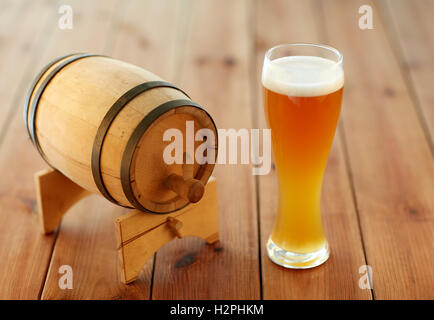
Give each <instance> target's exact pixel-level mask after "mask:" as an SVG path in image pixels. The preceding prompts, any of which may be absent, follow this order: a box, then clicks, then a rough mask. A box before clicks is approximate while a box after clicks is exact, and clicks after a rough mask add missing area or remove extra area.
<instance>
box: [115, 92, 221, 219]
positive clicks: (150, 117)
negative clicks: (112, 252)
mask: <svg viewBox="0 0 434 320" xmlns="http://www.w3.org/2000/svg"><path fill="white" fill-rule="evenodd" d="M182 106H190V107H194V108H198V109H200V110H202V111H204V112H205V113H206V114H207V115H208V116H209V114H208V113H207V112H206V110H205V109H203V108H202V107H201V106H200V105H198V104H197V103H195V102H193V101H191V100H184V99H178V100H172V101H168V102H166V103H163V104H161V105H159V106H158V107H157V108H155V109H154V110H152V111H151V112H150V113H149V114H147V115H146V117H145V118H143V120H142V121H141V122H140V123H139V125H138V126H137V127H136V128H135V129H134V131H133V133H132V135H131V137H130V139H129V140H128V142H127V145H126V147H125V150H124V153H123V155H122V162H121V183H122V189H123V191H124V193H125V196H126V197H127V199H128V201H129V202H130V203H131V204H132V205H133V206H134V207H135V208H136V209H138V210H140V211H144V212H149V213H154V214H168V213H170V212H155V211H151V210H149V209H146V208H145V207H143V206H142V205H141V203H140V202H139V201H138V200H137V199H136V196H135V195H134V192H133V190H132V188H131V177H130V167H131V162H132V159H133V155H134V151H135V150H136V147H137V145H138V143H139V141H140V139H141V138H142V136H143V134H144V133H145V131H146V130H147V129H148V128H149V127H150V126H151V125H152V123H154V121H155V120H157V119H158V117H160V116H161V115H163V114H164V113H166V112H168V111H170V110H172V109H174V108H177V107H182ZM210 119H212V118H211V117H210ZM214 126H215V124H214ZM179 209H182V208H179ZM179 209H176V210H179ZM176 210H175V211H176Z"/></svg>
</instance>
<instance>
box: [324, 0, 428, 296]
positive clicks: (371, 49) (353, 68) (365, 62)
mask: <svg viewBox="0 0 434 320" xmlns="http://www.w3.org/2000/svg"><path fill="white" fill-rule="evenodd" d="M362 4H369V5H371V6H373V7H374V8H375V6H374V4H373V3H372V2H371V1H356V0H354V1H345V2H343V1H327V2H326V4H324V5H323V9H324V14H325V16H326V17H327V19H324V24H325V25H324V30H326V36H327V39H328V42H329V43H330V44H331V45H333V46H336V47H337V48H340V49H341V50H342V52H343V55H344V57H345V58H344V59H345V75H346V80H345V91H346V95H345V98H344V100H345V106H346V107H344V111H343V120H344V121H343V128H344V130H345V136H346V142H347V148H348V155H349V162H350V168H351V172H352V177H353V181H354V190H355V194H356V200H357V206H358V212H359V217H360V222H361V229H362V232H363V239H364V244H365V248H366V254H367V262H368V264H369V265H371V266H372V269H373V278H374V281H373V282H374V296H375V298H376V299H406V298H408V299H424V298H425V299H429V298H431V299H432V298H433V294H434V291H433V290H432V288H433V286H434V279H433V277H432V265H433V262H434V258H433V255H432V252H433V249H434V247H433V245H434V241H433V240H434V239H433V235H434V233H433V232H432V230H433V227H434V224H433V223H434V219H433V214H434V203H433V201H432V195H433V194H434V183H433V181H434V163H433V161H432V156H431V153H430V148H429V144H428V142H427V140H426V139H425V135H424V133H423V130H422V127H421V124H420V122H419V119H418V117H417V114H416V111H415V108H414V105H413V102H412V100H411V99H410V96H409V92H408V88H407V87H406V85H405V81H404V79H403V77H402V73H401V70H400V65H399V61H397V59H396V56H395V55H394V53H393V51H392V48H391V47H390V43H389V39H388V38H387V37H386V33H385V29H384V26H383V22H382V21H381V18H380V16H379V15H378V12H377V11H376V10H374V21H375V29H374V30H365V31H364V30H360V29H359V28H358V25H357V23H356V21H354V20H355V19H354V16H353V15H350V14H348V13H349V12H353V11H354V12H356V10H357V8H359V7H360V6H361V5H362ZM343 25H344V26H345V28H343V27H342V26H343Z"/></svg>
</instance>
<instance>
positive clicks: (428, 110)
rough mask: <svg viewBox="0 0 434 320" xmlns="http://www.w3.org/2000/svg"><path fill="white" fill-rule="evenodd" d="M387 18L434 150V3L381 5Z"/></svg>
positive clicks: (424, 1) (400, 0) (422, 1)
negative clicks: (433, 80) (433, 88)
mask: <svg viewBox="0 0 434 320" xmlns="http://www.w3.org/2000/svg"><path fill="white" fill-rule="evenodd" d="M376 4H377V7H378V8H379V9H380V10H381V13H382V16H384V17H385V20H386V21H385V22H386V23H385V25H386V26H387V27H388V28H387V29H388V30H389V34H390V38H391V41H392V43H393V44H394V47H395V50H396V52H397V54H398V56H399V58H400V59H402V61H400V63H401V68H402V69H403V72H404V75H405V76H407V77H408V78H409V79H408V82H407V85H408V86H409V89H410V94H411V93H412V94H413V97H412V98H413V103H414V105H415V107H418V109H419V108H420V110H418V111H419V112H420V117H421V123H422V124H423V125H424V126H426V130H427V135H428V137H429V138H430V142H431V148H433V146H432V143H433V139H434V138H433V137H434V108H433V105H434V91H433V90H432V78H433V74H434V61H433V56H434V33H433V30H434V19H433V12H434V2H433V1H430V0H420V1H405V0H397V1H390V0H387V1H377V2H376Z"/></svg>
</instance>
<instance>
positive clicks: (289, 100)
mask: <svg viewBox="0 0 434 320" xmlns="http://www.w3.org/2000/svg"><path fill="white" fill-rule="evenodd" d="M262 85H263V97H264V109H265V115H266V118H267V123H268V126H269V128H270V129H271V139H272V147H273V152H274V159H275V163H276V170H277V178H278V186H279V203H278V212H277V218H276V221H275V224H274V228H273V230H272V233H271V235H270V238H269V239H268V242H267V252H268V256H269V257H270V258H271V260H272V261H273V262H275V263H277V264H279V265H281V266H284V267H287V268H295V269H304V268H312V267H315V266H318V265H320V264H321V263H323V262H325V261H326V260H327V259H328V257H329V247H328V243H327V240H326V238H325V236H324V233H323V227H322V223H321V212H320V200H321V185H322V180H323V175H324V171H325V167H326V163H327V158H328V155H329V152H330V147H331V145H332V141H333V137H334V134H335V131H336V126H337V123H338V119H339V113H340V109H341V101H342V92H343V86H344V72H343V64H342V55H341V54H340V53H339V51H337V50H336V49H334V48H331V47H328V46H324V45H315V44H302V43H297V44H285V45H279V46H276V47H274V48H271V49H270V50H268V51H267V53H266V54H265V59H264V66H263V70H262Z"/></svg>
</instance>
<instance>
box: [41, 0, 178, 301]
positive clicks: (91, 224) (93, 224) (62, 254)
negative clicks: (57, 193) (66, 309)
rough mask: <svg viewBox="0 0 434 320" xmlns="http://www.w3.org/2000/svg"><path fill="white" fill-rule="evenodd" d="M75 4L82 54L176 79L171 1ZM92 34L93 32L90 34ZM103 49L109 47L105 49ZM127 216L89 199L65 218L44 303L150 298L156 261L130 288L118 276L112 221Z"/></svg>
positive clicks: (77, 42) (174, 12) (174, 10)
mask: <svg viewBox="0 0 434 320" xmlns="http://www.w3.org/2000/svg"><path fill="white" fill-rule="evenodd" d="M179 4H180V3H179ZM73 6H74V7H75V6H77V9H79V10H83V13H82V15H83V17H82V18H81V19H82V23H84V24H85V25H84V26H82V27H81V29H80V30H79V31H78V33H77V36H78V37H83V35H87V36H86V40H80V39H79V38H77V39H74V40H73V43H74V45H75V46H78V47H83V49H80V50H81V51H91V52H96V53H99V52H102V53H104V54H108V55H111V56H113V57H115V58H118V59H121V60H126V61H128V62H131V63H133V64H136V65H140V66H143V67H145V68H147V69H149V70H150V71H152V72H154V73H156V74H158V75H161V76H164V77H167V78H168V79H167V80H169V81H170V80H171V78H173V71H174V67H173V66H174V63H173V60H174V59H176V52H172V51H171V50H168V49H167V48H165V47H164V43H166V42H167V43H176V42H177V41H178V40H177V38H178V36H179V35H178V33H177V32H181V31H179V30H178V31H176V32H175V30H176V28H175V25H176V23H177V20H176V17H178V16H179V14H178V10H180V9H181V7H180V6H174V5H173V2H171V1H159V2H158V3H156V2H155V1H139V0H136V1H128V2H123V1H122V2H118V3H117V5H116V6H113V2H111V3H110V6H109V7H108V4H106V3H105V2H104V5H103V4H102V3H98V4H92V5H90V4H86V6H91V8H89V9H86V6H85V5H84V4H80V5H79V6H78V5H73ZM114 9H116V12H117V14H116V15H115V16H113V10H114ZM97 17H104V19H103V20H101V19H97ZM92 21H93V22H92ZM168 21H169V22H171V23H168ZM92 23H93V25H91V24H92ZM110 25H111V27H109V26H110ZM89 30H94V32H92V33H90V34H89ZM101 34H104V35H105V36H104V37H101ZM161 39H165V41H164V42H162V41H161ZM82 41H85V42H82ZM92 41H95V42H97V44H96V43H95V44H92ZM102 48H106V49H105V51H102ZM126 212H128V210H125V209H123V208H120V207H116V206H113V205H112V204H111V203H109V202H108V201H107V200H105V199H102V198H100V197H91V198H89V199H85V200H84V201H82V203H79V204H78V205H77V206H76V207H74V208H73V209H72V210H71V212H69V213H68V214H67V215H66V216H65V218H64V220H63V222H62V225H61V229H60V234H59V236H58V239H57V242H56V246H55V249H54V252H53V261H52V263H51V266H50V270H49V273H48V278H47V283H46V285H45V288H44V292H43V296H42V297H43V299H149V297H150V287H151V281H152V267H153V259H152V258H151V259H150V260H149V261H148V262H147V263H146V265H145V266H144V268H143V270H142V272H141V274H140V276H139V278H138V279H137V280H136V281H135V282H134V283H132V284H131V285H128V286H127V285H123V284H122V283H121V279H120V277H119V275H118V271H119V270H118V268H119V267H118V260H117V258H118V257H117V250H116V239H115V227H114V221H115V219H116V218H118V217H119V216H121V215H122V214H125V213H126ZM62 264H70V265H71V267H72V269H73V271H74V289H73V290H60V289H59V287H58V284H57V281H58V279H59V274H58V269H59V267H60V266H61V265H62Z"/></svg>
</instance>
